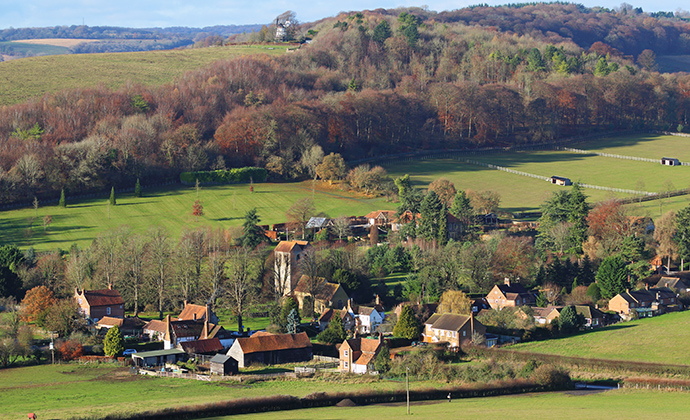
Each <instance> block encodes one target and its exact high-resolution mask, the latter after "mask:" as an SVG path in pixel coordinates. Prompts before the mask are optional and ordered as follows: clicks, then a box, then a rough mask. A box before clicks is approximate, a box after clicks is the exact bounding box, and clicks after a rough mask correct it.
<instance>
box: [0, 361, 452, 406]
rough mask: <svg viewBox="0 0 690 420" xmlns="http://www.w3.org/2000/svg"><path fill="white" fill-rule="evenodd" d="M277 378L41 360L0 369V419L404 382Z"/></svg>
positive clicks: (395, 385) (423, 384)
mask: <svg viewBox="0 0 690 420" xmlns="http://www.w3.org/2000/svg"><path fill="white" fill-rule="evenodd" d="M328 378H329V377H327V378H325V379H303V380H299V381H297V380H275V381H263V382H256V383H251V384H249V383H242V384H238V383H236V382H204V381H194V380H187V379H173V378H154V377H148V376H132V375H130V374H129V373H128V369H127V368H121V367H115V366H113V365H109V364H105V365H94V364H88V365H80V364H63V365H43V366H31V367H25V368H14V369H4V370H0V395H2V410H1V412H2V413H1V414H0V418H1V419H14V418H26V413H31V412H34V413H37V414H38V417H39V418H40V419H57V418H60V419H64V418H70V417H78V418H89V417H94V416H103V415H105V414H107V413H120V412H123V411H124V412H126V413H128V414H131V413H136V412H139V411H147V410H156V409H161V408H164V407H175V406H185V405H196V404H204V403H210V402H217V401H222V400H229V399H236V398H252V397H263V396H267V395H294V396H297V397H303V396H305V395H308V394H311V393H314V392H324V391H328V392H348V391H352V392H357V391H364V390H367V391H368V390H372V389H380V390H400V389H403V387H404V384H402V383H400V382H392V381H369V380H368V379H367V378H359V377H357V378H354V379H351V380H350V379H340V378H339V377H334V378H335V379H328ZM365 379H366V380H365ZM442 385H443V384H440V383H431V382H412V383H411V387H412V388H413V389H414V388H428V387H435V386H442Z"/></svg>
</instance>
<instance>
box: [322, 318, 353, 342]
mask: <svg viewBox="0 0 690 420" xmlns="http://www.w3.org/2000/svg"><path fill="white" fill-rule="evenodd" d="M346 338H347V332H346V331H345V327H344V326H343V320H342V318H340V315H339V314H338V313H335V314H333V318H331V322H330V323H329V324H328V328H326V329H325V330H323V331H322V332H321V333H319V335H317V336H316V339H317V340H319V341H320V342H322V343H329V344H336V343H342V342H343V341H345V339H346Z"/></svg>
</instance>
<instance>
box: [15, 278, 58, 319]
mask: <svg viewBox="0 0 690 420" xmlns="http://www.w3.org/2000/svg"><path fill="white" fill-rule="evenodd" d="M56 302H57V299H56V298H55V295H54V294H53V292H52V291H51V290H50V289H48V288H47V287H45V286H36V287H34V288H33V289H31V290H29V291H27V292H26V295H25V296H24V300H22V318H23V319H24V320H25V321H26V322H37V323H39V324H40V323H42V321H44V318H45V314H46V312H47V310H48V309H49V308H50V307H51V306H53V305H54V304H55V303H56Z"/></svg>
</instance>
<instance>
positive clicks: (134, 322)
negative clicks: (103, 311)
mask: <svg viewBox="0 0 690 420" xmlns="http://www.w3.org/2000/svg"><path fill="white" fill-rule="evenodd" d="M144 325H146V321H144V320H143V319H141V318H139V317H138V316H128V317H126V318H113V317H111V316H104V317H103V318H101V319H100V320H99V321H98V323H97V325H96V328H98V329H99V330H100V329H106V330H109V329H111V328H112V327H114V326H117V327H118V328H119V329H120V332H121V333H122V334H123V335H137V336H138V335H142V334H143V333H144Z"/></svg>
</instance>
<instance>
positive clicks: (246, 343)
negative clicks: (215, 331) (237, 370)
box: [227, 332, 313, 368]
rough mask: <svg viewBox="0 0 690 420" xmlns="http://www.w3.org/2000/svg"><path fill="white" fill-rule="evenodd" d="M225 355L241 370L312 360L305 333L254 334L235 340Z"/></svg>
mask: <svg viewBox="0 0 690 420" xmlns="http://www.w3.org/2000/svg"><path fill="white" fill-rule="evenodd" d="M227 355H228V356H230V357H232V358H233V359H235V360H237V362H238V366H239V367H241V368H243V367H247V366H250V365H252V364H256V363H259V364H263V365H274V364H280V363H295V362H307V361H309V360H311V359H312V357H313V355H312V346H311V341H310V340H309V337H308V336H307V333H304V332H301V333H299V334H269V333H263V334H259V333H257V334H254V335H252V336H251V337H242V338H238V339H237V340H235V342H234V343H233V344H232V347H230V350H228V352H227Z"/></svg>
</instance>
